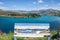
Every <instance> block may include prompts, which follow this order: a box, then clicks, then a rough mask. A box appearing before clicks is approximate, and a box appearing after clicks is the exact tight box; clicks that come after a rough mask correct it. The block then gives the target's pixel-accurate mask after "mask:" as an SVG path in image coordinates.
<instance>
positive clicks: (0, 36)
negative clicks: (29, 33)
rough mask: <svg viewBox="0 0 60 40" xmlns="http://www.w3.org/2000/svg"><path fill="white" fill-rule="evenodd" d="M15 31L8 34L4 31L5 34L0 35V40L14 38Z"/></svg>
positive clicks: (11, 39)
mask: <svg viewBox="0 0 60 40" xmlns="http://www.w3.org/2000/svg"><path fill="white" fill-rule="evenodd" d="M13 39H14V37H13V33H12V32H10V33H8V34H6V33H4V34H3V35H0V40H13Z"/></svg>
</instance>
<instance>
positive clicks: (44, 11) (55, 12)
mask: <svg viewBox="0 0 60 40" xmlns="http://www.w3.org/2000/svg"><path fill="white" fill-rule="evenodd" d="M6 14H8V15H9V14H17V15H19V14H40V15H49V16H60V10H56V9H42V10H32V11H25V10H10V11H9V10H8V11H5V10H1V9H0V15H6Z"/></svg>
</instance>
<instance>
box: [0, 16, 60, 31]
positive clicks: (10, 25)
mask: <svg viewBox="0 0 60 40" xmlns="http://www.w3.org/2000/svg"><path fill="white" fill-rule="evenodd" d="M14 23H50V27H51V29H56V27H58V26H60V17H57V16H42V17H38V18H9V17H0V30H2V31H4V32H9V31H14Z"/></svg>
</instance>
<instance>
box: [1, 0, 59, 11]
mask: <svg viewBox="0 0 60 40" xmlns="http://www.w3.org/2000/svg"><path fill="white" fill-rule="evenodd" d="M49 8H53V9H58V10H60V0H0V9H4V10H39V9H49Z"/></svg>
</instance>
